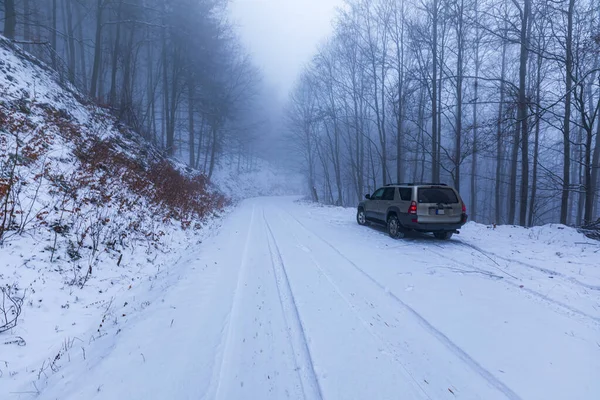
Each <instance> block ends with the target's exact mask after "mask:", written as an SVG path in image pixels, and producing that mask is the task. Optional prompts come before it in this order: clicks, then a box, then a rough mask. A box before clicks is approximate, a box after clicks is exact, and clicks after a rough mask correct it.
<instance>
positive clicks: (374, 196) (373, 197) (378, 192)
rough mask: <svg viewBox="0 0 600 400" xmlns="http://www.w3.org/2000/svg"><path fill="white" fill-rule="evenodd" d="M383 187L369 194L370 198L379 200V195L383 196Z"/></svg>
mask: <svg viewBox="0 0 600 400" xmlns="http://www.w3.org/2000/svg"><path fill="white" fill-rule="evenodd" d="M383 191H384V188H381V189H377V190H376V191H375V193H373V196H371V200H381V196H383Z"/></svg>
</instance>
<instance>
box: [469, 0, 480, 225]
mask: <svg viewBox="0 0 600 400" xmlns="http://www.w3.org/2000/svg"><path fill="white" fill-rule="evenodd" d="M475 20H476V21H478V20H479V8H478V5H477V2H476V3H475ZM480 39H481V38H480V36H479V25H476V27H475V82H473V156H472V160H473V161H472V166H471V211H470V214H471V220H472V221H477V167H478V165H477V152H478V149H477V147H478V146H479V142H478V133H479V132H478V130H479V127H478V118H477V104H478V103H479V68H480V64H481V62H480V60H479V41H480Z"/></svg>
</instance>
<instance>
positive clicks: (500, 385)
mask: <svg viewBox="0 0 600 400" xmlns="http://www.w3.org/2000/svg"><path fill="white" fill-rule="evenodd" d="M283 211H284V212H285V213H287V214H288V215H289V216H290V217H292V219H294V220H295V221H296V222H297V223H298V224H299V225H300V226H301V227H302V228H303V229H304V230H305V231H306V232H308V233H310V234H311V235H313V236H314V237H316V238H317V239H319V240H320V241H322V242H323V243H325V244H326V245H327V246H328V247H330V248H331V249H332V250H333V251H334V252H335V253H337V254H338V255H339V256H340V257H342V258H343V259H344V260H346V261H347V262H348V263H349V264H350V265H351V266H352V267H353V268H354V269H356V270H357V271H358V272H359V273H360V274H361V275H363V276H364V277H365V278H366V279H367V280H368V281H370V282H371V283H372V284H374V285H375V286H377V287H379V289H381V290H382V291H384V292H385V293H386V294H387V295H388V296H389V297H390V298H392V299H394V300H395V301H396V303H398V304H399V305H400V306H401V307H402V308H403V309H404V310H405V311H407V312H408V313H409V314H410V315H412V316H413V317H414V319H415V320H416V321H417V323H419V325H421V326H422V327H423V328H424V329H425V330H427V331H428V332H429V333H430V334H431V335H432V336H433V337H435V338H436V339H437V340H439V341H440V342H441V343H442V344H443V345H444V346H445V347H446V348H447V349H448V350H450V351H451V352H452V353H453V354H454V355H456V356H457V357H458V358H460V359H461V360H462V361H463V362H464V363H466V364H467V365H468V366H469V367H470V368H471V369H472V370H473V371H474V372H475V373H477V374H478V375H479V376H481V377H482V378H483V379H485V380H486V381H487V382H488V383H489V384H490V385H491V386H493V387H495V388H496V389H498V390H499V391H500V392H502V393H503V394H504V395H505V396H506V397H507V398H509V399H512V400H520V399H521V398H520V397H519V395H518V394H517V393H515V392H514V391H513V390H512V389H511V388H510V387H508V386H507V385H506V384H505V383H504V382H502V381H501V380H499V379H498V378H497V377H496V376H495V375H494V374H492V373H491V372H490V371H488V370H487V369H486V368H484V367H483V366H482V365H481V364H479V363H478V362H477V361H476V360H475V359H473V358H472V357H471V356H470V355H469V354H468V353H467V352H466V351H464V350H463V349H462V348H461V347H460V346H458V345H457V344H456V343H454V342H453V341H452V340H451V339H450V338H449V337H448V336H446V335H445V334H444V333H443V332H441V331H440V330H438V329H437V328H436V327H435V326H433V325H432V324H431V323H430V322H429V321H428V320H427V319H425V318H424V317H423V316H422V315H421V314H419V313H418V312H417V311H416V310H415V309H414V308H412V307H411V306H409V305H408V304H406V303H405V302H404V301H402V300H401V299H400V298H399V297H398V296H396V295H395V294H394V293H392V292H391V291H388V290H387V289H386V288H385V286H384V285H382V284H381V283H380V282H379V281H378V280H376V279H375V278H373V277H372V276H371V275H370V274H369V273H367V272H365V271H364V270H363V269H362V268H360V267H359V266H358V265H357V264H356V263H354V261H352V260H351V259H349V258H348V257H346V256H345V255H344V254H343V253H342V252H340V251H339V250H338V249H337V248H336V247H335V246H333V245H332V244H331V243H330V242H329V241H327V240H326V239H323V238H322V237H321V236H320V235H318V234H317V233H315V232H314V231H313V230H311V229H310V228H308V227H306V225H304V224H303V223H302V222H301V221H300V220H299V219H298V218H296V217H295V216H294V215H293V214H291V213H290V212H288V211H287V210H283Z"/></svg>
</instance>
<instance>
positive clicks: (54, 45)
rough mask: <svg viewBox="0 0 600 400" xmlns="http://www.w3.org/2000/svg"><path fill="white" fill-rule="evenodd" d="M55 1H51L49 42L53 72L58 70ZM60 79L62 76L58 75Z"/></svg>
mask: <svg viewBox="0 0 600 400" xmlns="http://www.w3.org/2000/svg"><path fill="white" fill-rule="evenodd" d="M56 2H57V0H52V32H51V33H50V41H51V44H52V49H53V51H52V68H53V69H54V70H57V69H58V59H57V57H56V53H57V52H58V43H57V31H56V30H57V29H58V27H57V19H58V5H57V4H56ZM60 76H61V77H62V74H60Z"/></svg>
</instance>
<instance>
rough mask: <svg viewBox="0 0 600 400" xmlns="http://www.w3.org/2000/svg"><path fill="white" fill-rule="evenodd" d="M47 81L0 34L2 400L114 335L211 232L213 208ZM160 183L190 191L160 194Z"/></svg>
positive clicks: (219, 201)
mask: <svg viewBox="0 0 600 400" xmlns="http://www.w3.org/2000/svg"><path fill="white" fill-rule="evenodd" d="M57 79H58V78H57V76H56V75H55V74H54V73H53V71H51V70H50V69H49V68H47V67H46V66H45V65H43V64H41V63H40V62H38V61H37V60H36V59H34V58H32V57H31V56H29V55H28V54H26V53H24V52H22V51H20V50H19V49H17V48H15V47H14V46H13V45H12V44H10V43H9V42H7V41H6V40H5V39H3V38H1V37H0V208H1V210H0V224H2V225H0V230H1V229H2V228H1V227H5V228H6V229H5V230H3V231H2V235H1V237H0V398H2V399H4V398H6V397H7V396H8V394H10V393H16V392H19V388H21V387H23V386H27V387H28V388H29V389H27V391H28V392H32V391H33V392H35V391H37V389H35V387H36V386H38V387H43V386H44V382H45V380H46V379H47V378H49V377H51V376H52V375H54V374H57V373H60V371H61V368H62V366H63V365H64V364H67V363H68V362H69V360H72V359H73V358H74V357H75V356H76V355H75V354H77V356H82V355H83V356H84V357H85V356H86V351H88V350H90V351H91V347H93V346H92V344H93V343H94V341H95V340H97V339H99V338H101V337H105V336H111V337H113V338H114V337H116V336H115V335H116V334H117V333H118V332H119V330H120V329H121V328H122V327H123V326H124V325H126V324H127V323H128V322H129V321H130V320H131V319H134V318H135V315H136V314H137V313H140V312H142V311H143V309H145V308H147V306H148V305H149V304H152V303H153V302H154V301H155V300H156V299H157V298H158V296H160V293H162V291H164V290H165V288H166V287H168V286H170V285H171V284H172V283H173V282H175V281H176V280H177V279H179V275H178V272H177V269H176V268H175V267H174V265H175V264H177V260H179V259H181V257H182V255H181V253H182V252H185V251H187V250H186V249H189V248H193V247H194V246H196V245H197V244H198V243H199V242H201V241H202V240H203V238H204V237H206V236H207V235H210V234H212V230H213V228H215V227H216V226H217V225H218V221H217V220H215V219H214V218H213V217H214V216H215V215H216V214H215V211H214V210H216V209H219V208H220V206H221V205H223V198H221V197H220V196H219V195H217V194H214V193H210V192H208V191H202V185H203V179H202V177H198V176H194V175H193V173H191V172H189V171H185V169H184V168H183V167H182V166H181V165H178V164H176V163H174V162H172V161H169V160H166V159H164V158H163V157H162V156H161V154H160V153H159V152H157V151H156V150H155V149H153V148H152V147H150V146H148V145H146V144H145V143H144V140H143V139H142V138H140V137H139V136H138V135H137V134H135V133H134V132H131V131H130V130H129V129H128V128H127V127H124V126H122V125H119V124H118V123H117V122H116V121H115V119H114V118H113V117H112V116H111V115H110V114H109V113H108V112H107V111H106V110H103V109H101V108H98V107H96V106H94V105H93V104H91V103H89V102H87V101H86V100H85V99H84V97H83V96H82V95H81V94H80V93H78V92H77V91H76V90H75V89H74V88H73V87H71V86H69V85H64V84H61V83H60V82H58V81H57ZM170 179H174V180H175V181H176V182H179V181H185V182H189V183H192V184H193V185H192V186H193V188H195V189H198V190H197V192H194V197H195V199H194V200H193V201H187V200H188V199H186V198H185V196H182V195H181V193H171V194H172V195H171V196H170V197H168V198H166V197H165V196H164V193H165V192H167V191H168V189H170V188H169V186H168V183H169V180H170ZM194 185H195V186H194ZM171 192H172V191H171ZM185 193H187V192H185ZM185 193H184V194H185ZM196 195H197V196H196ZM161 196H162V197H161ZM188 197H190V196H188ZM182 199H183V200H182ZM199 205H200V206H201V207H202V209H199V208H198V207H199ZM5 206H6V209H7V210H8V212H6V213H5V212H4V209H5ZM4 216H6V217H7V218H4ZM3 221H5V222H3ZM183 228H189V229H183Z"/></svg>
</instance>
